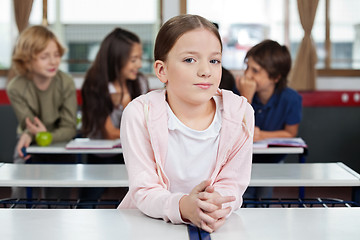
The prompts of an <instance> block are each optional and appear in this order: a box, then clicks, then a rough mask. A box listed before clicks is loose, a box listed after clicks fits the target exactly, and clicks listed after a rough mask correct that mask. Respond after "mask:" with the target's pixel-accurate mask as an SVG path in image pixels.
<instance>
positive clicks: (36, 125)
mask: <svg viewBox="0 0 360 240" xmlns="http://www.w3.org/2000/svg"><path fill="white" fill-rule="evenodd" d="M25 123H26V130H27V132H24V133H23V134H22V135H21V136H20V139H19V141H18V143H17V146H16V151H17V152H18V154H19V156H20V157H22V158H24V159H25V160H27V159H29V158H30V155H27V156H25V157H24V154H23V152H22V151H21V149H22V148H23V147H29V145H30V144H31V141H32V137H31V136H30V135H29V134H31V135H33V136H35V135H36V134H37V133H38V132H46V131H47V129H46V127H45V125H44V124H43V123H42V122H41V120H40V119H39V118H38V117H34V121H31V120H30V118H28V117H27V118H26V119H25Z"/></svg>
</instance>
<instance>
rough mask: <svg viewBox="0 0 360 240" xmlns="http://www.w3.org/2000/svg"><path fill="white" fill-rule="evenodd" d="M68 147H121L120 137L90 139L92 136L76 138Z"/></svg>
mask: <svg viewBox="0 0 360 240" xmlns="http://www.w3.org/2000/svg"><path fill="white" fill-rule="evenodd" d="M65 148H66V149H112V148H121V143H120V139H116V140H105V139H90V138H75V139H73V140H71V141H70V142H69V143H67V144H66V146H65Z"/></svg>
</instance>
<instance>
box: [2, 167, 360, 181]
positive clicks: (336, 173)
mask: <svg viewBox="0 0 360 240" xmlns="http://www.w3.org/2000/svg"><path fill="white" fill-rule="evenodd" d="M128 184H129V183H128V175H127V171H126V167H125V165H123V164H13V163H5V164H2V165H1V163H0V186H2V187H9V186H16V187H127V186H128ZM250 186H252V187H259V186H262V187H299V186H305V187H340V186H344V187H345V186H347V187H360V175H359V174H358V173H356V172H355V171H353V170H352V169H350V168H349V167H347V166H346V165H345V164H343V163H340V162H338V163H303V164H301V163H284V164H271V163H270V164H265V163H254V164H253V167H252V173H251V180H250Z"/></svg>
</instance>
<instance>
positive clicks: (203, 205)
mask: <svg viewBox="0 0 360 240" xmlns="http://www.w3.org/2000/svg"><path fill="white" fill-rule="evenodd" d="M198 207H199V208H200V209H201V210H202V211H204V212H213V211H215V210H217V209H219V206H217V205H215V204H213V203H209V202H206V201H202V200H199V201H198Z"/></svg>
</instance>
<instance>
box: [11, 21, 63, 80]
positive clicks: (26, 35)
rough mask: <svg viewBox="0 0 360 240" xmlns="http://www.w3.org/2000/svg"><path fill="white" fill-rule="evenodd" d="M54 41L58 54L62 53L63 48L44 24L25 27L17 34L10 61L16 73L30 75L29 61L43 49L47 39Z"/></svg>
mask: <svg viewBox="0 0 360 240" xmlns="http://www.w3.org/2000/svg"><path fill="white" fill-rule="evenodd" d="M51 40H53V41H55V43H56V45H57V47H58V49H59V54H60V56H63V55H64V52H65V49H64V47H63V46H62V45H61V44H60V42H59V40H58V39H57V37H56V36H55V34H54V33H53V32H51V31H50V30H49V29H47V28H46V27H44V26H41V25H36V26H32V27H29V28H27V29H25V30H24V31H23V32H22V33H21V34H20V36H19V38H18V40H17V43H16V46H15V50H14V55H13V57H12V63H13V66H14V68H15V71H16V73H17V74H20V75H25V76H31V73H32V69H31V64H30V63H31V61H33V60H34V59H35V57H36V55H38V54H39V53H40V52H41V51H43V50H44V49H45V48H46V46H47V44H48V43H49V41H51Z"/></svg>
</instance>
